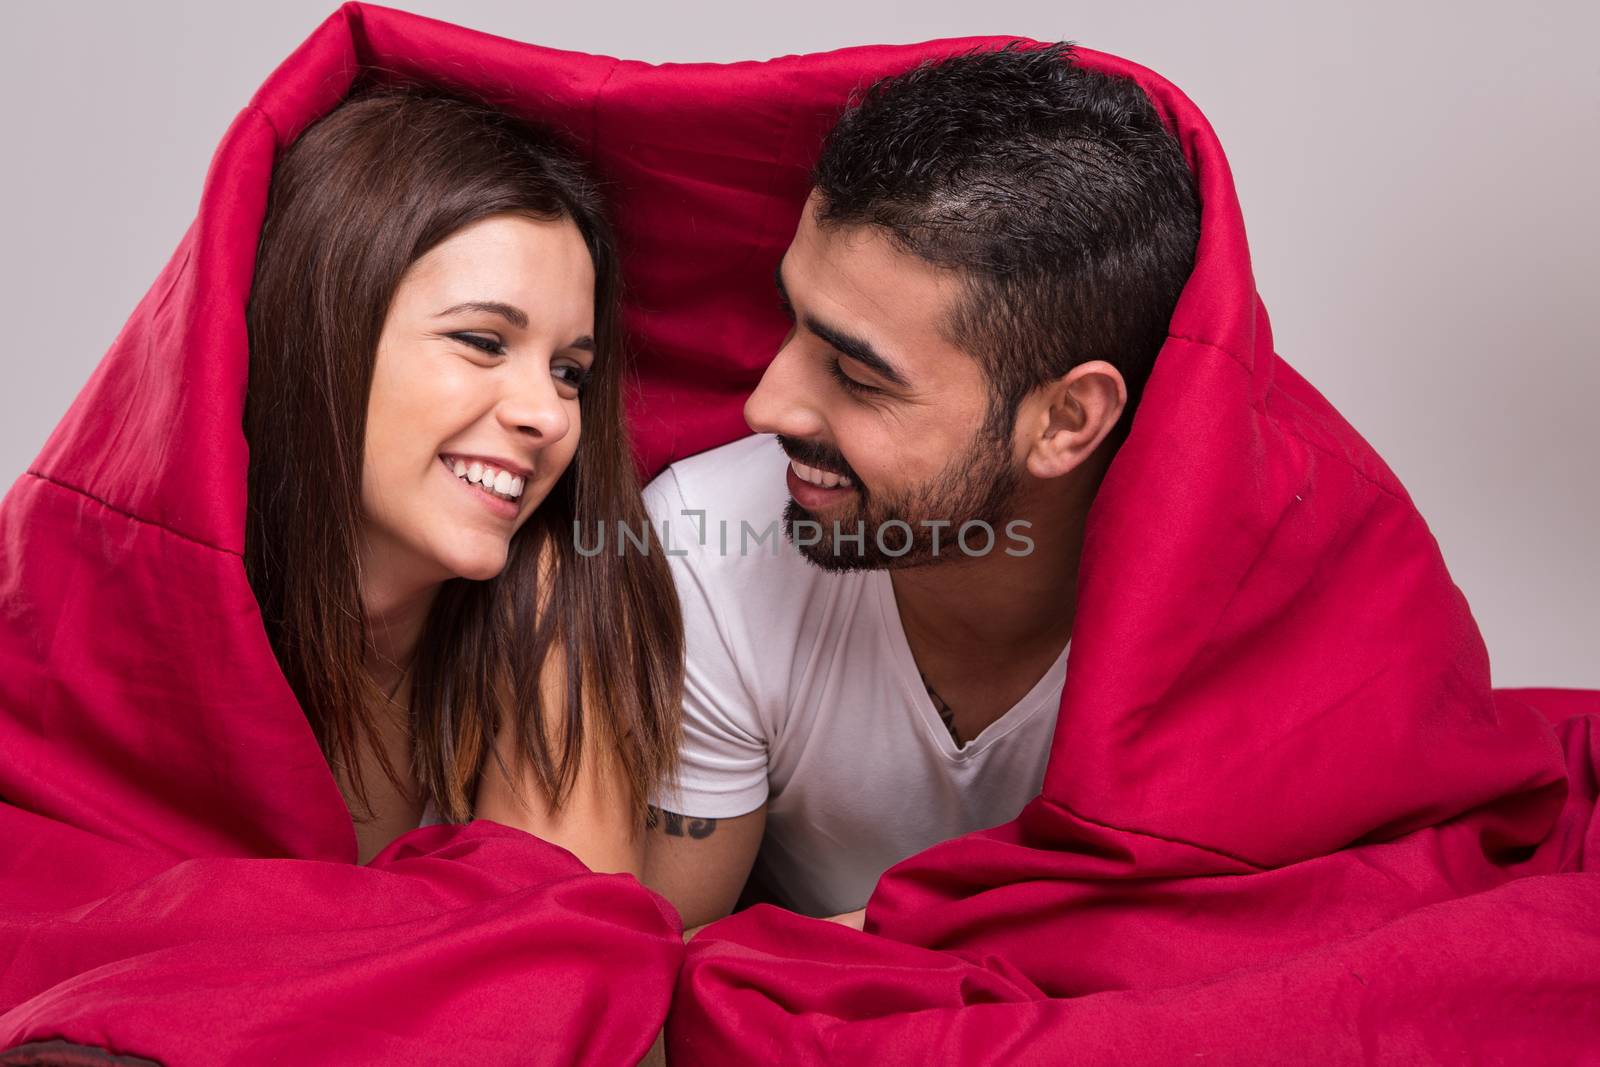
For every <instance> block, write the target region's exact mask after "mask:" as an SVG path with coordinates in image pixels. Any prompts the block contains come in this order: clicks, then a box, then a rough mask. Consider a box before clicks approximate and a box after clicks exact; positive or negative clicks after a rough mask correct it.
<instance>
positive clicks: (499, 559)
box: [439, 544, 507, 582]
mask: <svg viewBox="0 0 1600 1067" xmlns="http://www.w3.org/2000/svg"><path fill="white" fill-rule="evenodd" d="M506 550H507V546H506V545H505V544H500V545H490V546H485V547H484V548H482V549H478V550H476V551H470V550H463V551H460V552H452V553H451V554H450V555H448V556H446V557H444V558H443V559H441V560H440V561H439V563H440V565H441V566H442V567H443V568H444V569H445V570H446V571H448V572H449V573H450V574H451V575H452V576H454V577H456V578H465V579H467V580H468V581H471V582H487V581H488V580H489V579H491V578H498V577H500V572H501V571H503V570H505V569H506V559H507V551H506Z"/></svg>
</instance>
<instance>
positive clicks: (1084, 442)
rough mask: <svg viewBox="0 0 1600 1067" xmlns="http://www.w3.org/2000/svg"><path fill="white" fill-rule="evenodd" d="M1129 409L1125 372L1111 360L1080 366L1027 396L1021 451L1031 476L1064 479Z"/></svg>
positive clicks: (1021, 418)
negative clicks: (1124, 411)
mask: <svg viewBox="0 0 1600 1067" xmlns="http://www.w3.org/2000/svg"><path fill="white" fill-rule="evenodd" d="M1127 406H1128V386H1127V383H1126V382H1124V381H1123V380H1122V372H1121V371H1119V370H1117V368H1115V367H1113V366H1112V365H1111V364H1109V363H1107V362H1106V361H1105V360H1102V359H1097V360H1091V361H1089V362H1088V363H1080V364H1078V365H1077V366H1076V367H1073V368H1072V370H1070V371H1068V372H1067V373H1066V374H1064V375H1062V376H1061V377H1060V378H1057V379H1056V380H1055V381H1052V382H1047V383H1046V384H1044V385H1042V386H1040V387H1039V388H1037V389H1035V390H1034V391H1033V392H1031V393H1029V394H1028V395H1027V396H1026V397H1024V398H1023V401H1022V405H1021V408H1020V409H1019V410H1018V412H1017V432H1018V434H1019V435H1021V436H1022V440H1020V441H1018V447H1019V448H1021V449H1024V450H1026V451H1025V455H1026V462H1027V467H1028V473H1029V474H1031V475H1033V476H1034V477H1035V478H1059V477H1061V476H1062V475H1064V474H1067V473H1069V472H1070V471H1072V470H1074V469H1075V468H1076V467H1078V465H1079V464H1081V463H1083V461H1084V460H1086V459H1088V458H1089V457H1090V456H1091V455H1093V454H1094V450H1095V449H1096V448H1098V447H1100V442H1101V441H1104V440H1105V439H1106V435H1108V434H1109V433H1110V432H1111V429H1112V427H1114V426H1115V425H1116V424H1117V420H1118V419H1119V418H1121V417H1122V412H1123V409H1124V408H1126V407H1127Z"/></svg>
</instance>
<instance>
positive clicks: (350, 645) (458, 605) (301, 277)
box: [244, 86, 683, 823]
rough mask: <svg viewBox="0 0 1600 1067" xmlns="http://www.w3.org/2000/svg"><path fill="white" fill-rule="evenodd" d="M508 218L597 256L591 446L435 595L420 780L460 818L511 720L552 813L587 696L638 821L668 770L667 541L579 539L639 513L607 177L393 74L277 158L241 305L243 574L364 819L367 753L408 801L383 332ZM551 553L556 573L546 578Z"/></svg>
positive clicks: (418, 684)
mask: <svg viewBox="0 0 1600 1067" xmlns="http://www.w3.org/2000/svg"><path fill="white" fill-rule="evenodd" d="M507 212H509V213H516V214H523V215H528V216H531V217H534V218H539V219H546V220H556V219H571V220H572V221H573V222H574V223H575V224H576V225H577V227H578V230H579V231H580V232H581V233H582V235H583V238H584V241H585V243H586V244H587V246H588V249H589V254H590V256H591V257H592V258H593V261H594V269H595V279H596V289H595V320H596V321H595V330H594V338H595V346H596V348H595V359H594V363H593V368H592V373H591V376H590V378H589V379H588V382H587V384H586V385H585V387H584V390H583V392H582V394H581V400H580V404H581V408H580V417H581V423H580V425H581V426H582V431H581V437H580V440H579V443H578V447H577V452H576V454H575V455H574V457H573V459H572V462H571V465H570V466H569V468H568V469H567V471H566V473H565V474H564V475H563V476H562V477H561V479H560V480H559V481H558V482H557V483H556V485H555V486H554V487H553V488H552V489H551V491H550V493H549V495H548V496H547V497H546V498H545V500H544V501H543V502H542V503H540V505H539V506H538V508H537V509H536V510H535V511H534V513H533V514H532V515H531V516H530V517H529V518H528V520H527V521H526V522H525V523H524V524H523V526H522V528H521V529H519V530H518V531H517V533H516V534H515V535H514V536H513V537H512V540H511V544H510V550H509V554H508V559H507V563H506V566H505V570H504V571H503V572H502V573H501V574H500V575H499V576H498V577H496V578H494V579H492V580H489V581H469V580H466V579H459V578H458V579H452V580H449V581H447V582H445V583H444V585H443V587H442V588H441V589H440V591H439V594H438V596H437V598H436V599H435V602H434V604H433V607H432V609H431V612H430V614H429V616H428V618H427V620H426V622H425V624H424V627H423V631H422V636H421V640H420V643H419V646H418V649H417V655H416V658H415V660H414V661H413V662H412V665H411V668H410V670H411V675H412V699H411V706H410V715H411V729H412V738H413V759H412V767H411V768H409V770H410V772H411V774H412V776H413V777H414V778H415V780H416V782H417V783H418V784H419V785H420V787H421V790H422V793H423V794H424V795H425V796H427V797H429V798H431V799H432V800H433V802H434V804H435V805H436V807H437V809H438V811H439V812H440V814H441V815H442V817H444V818H446V819H447V820H449V821H452V822H462V821H465V820H467V819H469V818H470V817H471V815H472V807H473V803H474V799H475V796H476V786H477V781H478V776H479V773H480V772H481V770H482V769H483V767H484V761H485V757H486V754H487V753H490V752H495V753H496V756H497V758H498V752H497V750H496V749H495V747H494V742H495V738H496V735H497V731H498V730H499V729H500V728H502V727H503V726H510V727H511V728H512V729H513V730H514V731H515V733H514V736H515V738H516V749H517V751H518V752H519V754H520V758H521V759H522V760H523V761H524V763H525V764H526V766H527V767H529V768H531V769H532V771H533V774H534V777H535V779H536V781H537V783H538V785H539V786H540V787H542V789H543V791H544V793H545V798H546V800H547V801H548V802H549V803H550V804H553V805H559V804H560V803H561V802H562V801H563V800H564V799H565V797H566V796H567V794H568V793H569V792H570V790H571V788H572V785H573V783H574V781H575V779H576V775H577V773H578V767H579V763H580V756H581V753H582V752H583V751H584V747H585V739H584V720H585V712H584V709H585V705H586V704H591V703H592V704H593V705H595V706H594V707H593V708H592V709H591V710H590V713H589V715H588V719H589V721H590V722H591V723H598V724H599V726H600V727H601V729H602V731H603V733H604V734H605V735H606V736H605V737H603V738H602V739H600V740H601V741H602V742H603V743H605V747H606V748H610V749H612V750H614V751H615V752H616V753H617V754H618V755H619V757H620V761H621V765H622V767H623V769H624V771H625V773H626V777H627V782H628V785H629V788H630V791H631V799H632V804H633V808H634V811H633V814H634V816H635V818H636V820H637V821H638V822H639V823H642V822H643V821H644V819H645V817H646V816H645V813H646V804H647V802H648V799H649V795H650V792H651V791H652V789H653V788H654V787H655V785H656V784H657V783H658V782H659V781H661V780H662V778H663V776H664V775H666V774H668V773H669V772H670V771H671V769H672V768H673V766H674V763H675V757H676V752H677V745H678V736H679V730H680V712H679V694H680V691H681V687H682V672H683V625H682V621H681V618H680V616H679V612H678V601H677V596H676V594H675V592H674V589H673V585H672V578H671V575H670V573H669V572H668V570H667V567H666V561H665V559H664V558H663V556H662V552H661V546H660V543H659V542H658V541H657V540H656V539H655V537H654V534H653V532H652V533H651V535H650V536H651V550H650V551H649V552H648V553H643V552H638V551H630V552H628V553H625V554H617V553H610V552H602V553H599V554H596V555H592V556H584V555H582V554H580V553H578V552H577V551H576V545H575V543H574V531H575V529H579V528H581V529H593V528H594V527H595V526H596V525H599V524H601V523H604V524H606V525H611V524H612V523H613V521H615V520H621V521H625V522H627V523H628V525H629V526H630V527H631V528H632V529H640V528H641V526H644V527H647V526H648V523H647V520H646V513H645V510H644V505H643V501H642V499H641V497H640V489H639V481H638V476H637V474H636V472H635V468H634V463H633V454H632V449H631V447H630V444H629V439H628V433H627V427H626V424H625V422H624V412H623V405H622V389H623V384H624V375H625V367H624V345H623V342H622V337H621V326H620V315H619V301H620V280H619V270H618V263H617V252H616V249H615V244H614V240H613V238H612V235H611V232H610V229H609V227H608V225H607V222H606V219H605V215H604V212H603V210H602V200H601V197H600V194H599V192H598V190H597V187H596V184H595V182H594V181H593V179H592V178H591V177H590V175H589V174H588V172H587V170H586V168H585V167H584V166H583V165H582V164H581V163H580V162H579V160H578V158H577V157H576V156H575V155H574V154H573V153H572V152H571V151H570V150H569V149H567V148H566V147H564V146H563V145H562V144H561V143H560V142H559V141H558V139H557V138H556V137H555V136H554V135H553V134H551V133H550V132H548V131H546V130H543V129H541V128H539V127H537V126H535V125H532V124H530V123H528V122H527V121H525V120H522V119H519V118H517V117H516V116H513V115H512V114H510V113H509V112H507V111H504V110H501V109H498V108H494V107H491V106H488V105H486V104H484V103H482V102H480V101H475V100H469V99H465V98H462V97H458V96H453V95H450V94H447V93H445V92H442V91H439V90H434V89H428V88H423V87H415V86H413V87H407V86H389V87H386V88H377V89H366V90H362V91H360V92H357V93H355V94H352V96H351V97H350V98H348V99H347V100H345V101H344V102H343V103H341V104H340V105H339V106H338V107H337V108H336V109H334V110H333V111H332V112H330V113H329V114H327V115H326V116H324V117H323V118H321V119H320V120H318V121H317V122H316V123H314V124H313V125H311V126H310V127H308V128H307V129H306V130H305V132H304V133H302V134H301V135H300V137H299V138H297V139H296V140H295V141H294V143H293V144H291V145H290V146H289V147H288V148H287V149H286V150H285V151H284V152H283V154H282V156H281V158H280V159H279V160H278V161H277V163H276V166H275V169H274V171H273V177H272V186H271V190H270V193H269V197H268V203H267V213H266V221H265V223H264V225H263V227H262V230H261V239H260V245H259V247H258V250H257V256H256V271H255V279H254V284H253V287H252V290H251V297H250V303H249V307H248V315H247V318H248V324H249V344H250V379H249V392H248V395H247V397H246V403H245V427H244V428H245V436H246V438H247V440H248V442H249V446H250V468H249V490H248V494H249V515H248V519H247V524H246V536H245V567H246V572H247V574H248V576H249V579H250V583H251V585H252V586H253V588H254V590H255V593H256V597H257V599H258V600H259V602H260V604H261V612H262V617H263V619H264V621H265V623H266V630H267V635H268V638H269V639H270V641H271V643H272V647H273V650H274V652H275V653H276V655H277V658H278V662H279V664H280V666H281V667H282V668H283V671H284V675H285V676H286V678H287V679H288V681H289V683H290V685H291V686H292V687H293V689H294V692H295V694H296V696H297V697H298V698H299V700H300V704H301V707H302V708H303V709H304V710H305V713H306V716H307V718H308V720H309V721H310V723H311V726H312V729H313V731H314V732H315V734H316V736H317V740H318V743H319V744H320V745H321V746H322V751H323V753H324V755H325V756H326V757H327V758H328V760H329V762H330V764H332V765H333V766H334V767H335V768H340V769H343V770H344V771H345V773H346V774H347V776H348V778H349V780H350V783H351V788H352V792H353V793H354V794H355V798H354V799H355V800H356V801H358V802H359V804H360V805H361V807H363V808H365V809H367V812H368V813H370V812H371V804H370V801H369V795H368V792H367V784H366V782H365V781H364V780H363V776H362V773H361V763H362V761H361V759H360V758H359V753H360V750H361V746H362V745H363V744H366V745H370V747H371V751H373V752H374V753H375V754H376V756H377V758H378V760H379V762H380V764H381V766H382V767H383V770H384V773H385V774H386V775H387V776H388V777H389V779H390V781H391V782H393V783H394V784H395V785H396V787H398V788H400V789H401V790H402V792H404V793H407V794H412V790H411V789H410V788H409V787H407V786H406V785H405V784H404V783H403V782H402V779H401V776H400V775H401V772H400V770H399V769H398V768H396V767H394V766H393V764H392V761H391V760H389V759H388V758H387V756H386V755H385V754H384V752H385V750H384V746H383V745H382V744H380V743H379V737H378V717H377V708H378V707H379V706H380V705H381V704H382V703H383V702H384V700H385V697H384V695H383V694H382V693H380V692H379V691H378V687H377V685H376V683H375V682H374V681H373V680H372V678H371V676H370V674H369V673H368V671H367V669H366V667H365V650H366V643H367V630H366V627H367V620H366V617H365V611H364V608H363V601H362V597H361V576H360V573H359V562H358V556H357V546H358V543H359V542H358V523H359V521H360V517H361V516H360V506H359V499H360V498H359V494H358V493H357V492H353V491H352V490H351V486H358V485H359V484H360V478H361V471H362V452H363V448H362V445H363V440H364V437H365V428H366V416H367V398H368V393H369V391H370V388H371V384H372V373H373V364H374V360H375V358H376V352H377V346H378V338H379V335H380V333H381V332H382V329H383V324H384V320H385V317H386V315H387V313H388V308H389V303H390V301H391V299H392V298H393V296H394V293H395V290H396V289H397V287H398V286H399V283H400V280H401V277H402V276H403V275H404V274H405V272H406V269H407V268H408V267H409V266H410V265H411V264H412V263H413V262H415V261H416V260H417V259H418V258H420V257H421V256H422V255H424V254H425V253H426V252H428V250H429V249H431V248H433V247H434V246H435V245H437V244H439V243H440V242H441V241H443V240H444V239H446V238H447V237H449V236H450V235H451V234H453V233H455V232H456V231H457V230H459V229H461V228H462V227H463V226H466V225H468V224H469V223H472V222H474V221H476V220H478V219H482V218H485V217H487V216H490V215H495V214H500V213H507ZM575 523H577V524H580V525H578V526H576V527H575V525H574V524H575ZM541 557H547V562H548V563H550V564H553V566H549V567H548V573H547V574H546V575H544V576H541V574H540V560H541ZM541 600H542V601H543V603H544V605H545V606H544V609H543V610H538V606H539V604H540V601H541ZM552 652H554V653H556V654H557V655H558V656H560V657H561V658H562V661H563V662H564V663H565V664H566V665H567V666H566V669H565V672H564V673H565V676H566V696H565V700H564V702H563V706H562V707H561V708H557V709H547V708H545V707H544V706H543V704H542V702H541V699H540V686H539V679H540V675H541V672H542V669H543V667H544V665H545V664H546V662H547V657H548V656H549V655H550V654H551V653H552ZM574 664H576V665H578V669H573V666H572V665H574ZM497 679H498V680H502V681H499V682H497ZM497 690H498V691H497ZM507 690H509V695H510V707H509V708H507V707H503V706H502V704H503V695H504V694H505V692H506V691H507ZM595 740H596V739H595V738H592V737H591V738H590V739H589V747H590V748H591V750H593V749H594V743H595ZM512 780H513V781H515V780H516V778H515V777H513V778H512Z"/></svg>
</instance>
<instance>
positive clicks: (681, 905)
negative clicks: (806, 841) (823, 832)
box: [644, 804, 767, 928]
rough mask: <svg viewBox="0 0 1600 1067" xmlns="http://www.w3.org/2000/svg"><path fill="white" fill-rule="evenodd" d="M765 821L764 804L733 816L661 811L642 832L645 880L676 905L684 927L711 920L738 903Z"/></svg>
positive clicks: (748, 875) (758, 845)
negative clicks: (695, 814) (646, 830)
mask: <svg viewBox="0 0 1600 1067" xmlns="http://www.w3.org/2000/svg"><path fill="white" fill-rule="evenodd" d="M766 825H767V806H766V805H765V804H762V805H761V806H760V807H759V808H757V809H756V810H755V811H752V812H749V813H748V814H745V815H736V816H734V817H733V818H731V819H696V818H692V817H689V816H685V815H679V814H677V813H675V812H670V811H659V812H657V813H656V825H655V826H654V827H653V828H652V829H651V830H650V831H649V833H647V834H646V835H645V852H644V884H645V885H647V886H649V887H650V888H651V889H654V890H655V891H656V892H658V893H660V894H661V895H662V896H664V897H666V898H667V900H668V901H670V902H671V904H672V906H673V907H675V908H677V909H678V914H680V915H682V916H683V925H684V927H685V928H692V927H696V926H704V925H705V924H706V923H709V922H715V921H716V920H717V919H721V918H723V917H724V916H726V915H729V914H731V913H732V911H733V906H734V905H735V904H736V903H738V901H739V891H740V890H741V889H743V888H744V883H745V880H746V879H747V878H749V877H750V868H751V867H752V866H754V864H755V859H756V851H757V849H759V848H760V847H761V834H762V832H763V831H764V830H765V829H766Z"/></svg>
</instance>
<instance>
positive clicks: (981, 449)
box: [778, 431, 1022, 571]
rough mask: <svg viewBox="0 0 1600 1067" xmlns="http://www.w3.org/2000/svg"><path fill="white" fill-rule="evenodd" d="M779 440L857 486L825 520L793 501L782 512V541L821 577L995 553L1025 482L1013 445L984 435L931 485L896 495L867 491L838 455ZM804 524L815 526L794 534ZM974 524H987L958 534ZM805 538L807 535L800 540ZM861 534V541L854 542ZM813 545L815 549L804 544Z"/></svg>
mask: <svg viewBox="0 0 1600 1067" xmlns="http://www.w3.org/2000/svg"><path fill="white" fill-rule="evenodd" d="M778 441H779V443H780V444H781V445H782V446H783V450H784V452H786V453H787V454H788V455H789V456H790V458H792V459H795V460H797V461H799V462H800V463H802V464H806V465H808V466H816V467H820V468H822V469H824V470H830V471H835V472H837V473H840V474H844V475H845V476H847V477H848V478H849V479H850V481H851V483H852V484H853V485H854V486H855V500H854V501H853V502H852V503H851V504H850V505H849V506H847V507H840V506H835V507H832V508H830V509H829V511H830V515H829V517H828V519H827V520H822V519H819V518H818V517H817V516H816V515H815V514H813V513H812V512H811V511H809V510H807V509H806V508H805V507H803V506H801V504H800V503H799V501H797V500H795V499H794V498H792V497H791V498H790V499H789V503H788V504H787V505H786V506H785V507H784V509H783V532H784V536H786V537H787V538H788V539H789V542H790V544H793V545H794V546H795V548H796V549H797V550H799V552H800V554H801V555H802V556H804V557H805V558H806V559H808V560H810V561H811V562H812V563H814V564H816V565H817V566H818V567H821V568H823V569H824V570H829V571H855V570H882V569H885V568H900V567H917V566H925V565H927V564H929V563H936V562H939V561H948V560H957V559H968V558H972V557H975V556H979V555H985V554H987V553H988V552H992V551H995V550H996V548H997V546H998V545H999V544H1000V543H1001V541H1000V539H1001V536H1002V535H1003V534H1004V533H1005V530H1004V526H1005V523H1006V522H1007V521H1008V520H1009V519H1010V518H1011V517H1012V516H1013V515H1014V514H1015V510H1016V509H1015V504H1016V497H1017V491H1018V487H1019V485H1020V483H1021V480H1022V479H1021V474H1020V471H1019V470H1018V469H1017V467H1016V466H1015V465H1014V464H1013V462H1012V459H1011V455H1010V450H1009V445H1010V442H1009V441H1008V440H1006V439H997V438H995V437H993V436H992V435H989V434H987V433H985V432H983V431H979V433H978V435H977V436H976V438H975V439H974V441H973V444H972V447H971V448H969V449H967V451H966V452H965V453H962V454H959V455H955V456H952V457H951V459H950V462H949V463H947V464H946V465H945V468H944V470H942V471H940V472H939V473H938V474H937V475H935V476H934V477H933V478H931V479H930V480H928V481H926V482H924V483H922V484H921V485H918V486H915V487H913V488H911V489H908V490H903V491H896V492H874V491H872V490H869V489H868V488H867V487H866V486H865V485H863V484H862V482H861V479H860V478H858V477H857V476H856V474H855V472H854V471H853V470H851V469H850V467H849V466H848V465H847V464H846V463H845V462H844V457H842V456H840V455H838V454H837V453H832V452H829V451H828V450H826V449H822V448H819V447H818V446H817V445H815V444H812V443H811V442H807V441H798V440H795V439H794V438H789V437H783V436H779V438H778ZM835 512H837V514H833V513H835ZM801 522H807V523H812V524H814V525H813V526H811V527H809V528H807V527H797V524H798V523H801ZM835 523H837V529H838V535H839V536H837V537H835ZM889 523H894V524H895V525H892V526H890V525H887V524H889ZM930 523H932V524H937V526H934V525H929V524H930ZM972 523H979V524H983V525H982V526H977V527H973V528H971V529H969V530H968V533H967V536H966V537H965V540H964V541H963V540H962V539H961V537H960V534H961V531H962V529H963V527H966V526H968V524H972ZM901 524H904V525H901ZM802 531H803V532H804V535H805V536H803V537H797V534H799V533H801V532H802ZM819 531H820V536H819ZM858 532H859V533H861V534H862V536H861V537H856V536H855V535H856V534H857V533H858ZM812 539H814V541H815V543H812V544H807V543H805V542H806V541H807V540H812ZM902 549H903V550H904V551H902Z"/></svg>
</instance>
